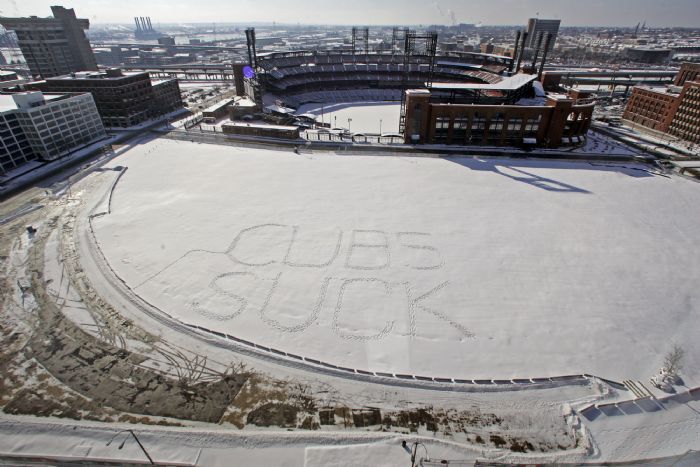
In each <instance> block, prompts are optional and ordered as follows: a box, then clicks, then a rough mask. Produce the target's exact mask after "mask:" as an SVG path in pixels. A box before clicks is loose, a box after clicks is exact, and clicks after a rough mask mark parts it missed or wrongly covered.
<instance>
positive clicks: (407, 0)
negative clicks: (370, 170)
mask: <svg viewBox="0 0 700 467" xmlns="http://www.w3.org/2000/svg"><path fill="white" fill-rule="evenodd" d="M61 3H62V5H63V6H65V7H66V8H74V9H75V10H76V13H77V14H78V16H80V17H83V18H88V19H90V21H91V22H92V23H93V24H110V23H132V22H133V17H134V16H151V17H152V18H153V20H154V23H155V24H158V23H181V24H187V23H207V22H218V23H243V22H251V23H252V22H257V23H260V22H263V23H265V22H267V23H272V22H277V23H303V24H329V25H330V24H332V25H348V24H368V25H382V24H447V25H449V24H456V23H482V24H486V25H500V24H503V25H511V24H522V23H524V21H526V20H527V18H529V17H533V16H535V15H537V14H538V13H539V16H540V17H541V18H553V19H561V20H562V26H564V27H565V26H628V27H634V26H635V25H636V24H637V23H638V22H643V21H646V23H647V25H649V26H653V27H670V26H676V27H692V26H695V25H696V24H697V15H688V12H689V11H700V0H661V1H659V0H614V1H605V0H590V1H588V2H585V3H582V2H578V1H572V0H562V1H558V2H551V1H547V0H526V1H517V0H470V1H468V2H463V1H458V0H443V1H433V2H422V1H419V0H404V1H398V0H387V1H385V2H382V3H381V4H380V5H377V4H376V2H372V1H370V0H357V1H356V2H353V3H352V4H350V5H348V4H338V5H334V6H333V8H325V9H324V8H318V3H317V2H310V1H302V2H297V3H294V4H290V3H289V2H285V1H281V0H268V1H267V2H266V3H265V7H264V8H260V4H259V3H257V2H255V1H253V0H242V1H239V2H237V4H236V5H231V4H230V3H227V2H223V1H221V0H211V1H210V2H209V5H210V6H211V7H210V8H206V9H202V8H193V4H192V3H191V2H185V1H176V2H167V3H166V2H164V1H163V0H155V1H153V2H149V3H148V5H146V6H144V5H143V4H141V3H139V2H136V1H134V0H125V1H122V2H119V3H114V2H107V1H102V0H101V1H97V2H95V1H87V0H73V1H71V2H65V3H64V2H56V1H42V0H26V1H24V2H22V3H18V2H16V1H15V0H10V1H9V2H6V3H5V4H4V6H3V8H0V15H2V16H30V15H36V16H39V17H44V16H46V15H47V14H48V13H47V12H48V11H49V10H50V6H51V5H54V4H61ZM631 11H632V12H633V13H632V14H630V12H631ZM368 12H371V13H372V14H371V20H370V21H367V18H368V15H367V13H368Z"/></svg>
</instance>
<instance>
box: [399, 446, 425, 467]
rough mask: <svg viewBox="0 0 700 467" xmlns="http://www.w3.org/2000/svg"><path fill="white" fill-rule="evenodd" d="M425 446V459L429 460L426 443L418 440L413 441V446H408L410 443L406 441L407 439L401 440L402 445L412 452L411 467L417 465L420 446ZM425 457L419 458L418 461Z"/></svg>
mask: <svg viewBox="0 0 700 467" xmlns="http://www.w3.org/2000/svg"><path fill="white" fill-rule="evenodd" d="M419 445H420V446H423V449H424V450H425V460H426V461H429V460H430V456H429V455H428V448H426V447H425V444H423V443H421V442H419V441H416V442H414V443H413V445H412V446H411V448H409V447H408V444H407V443H406V440H403V441H401V446H403V448H404V449H405V450H406V451H407V452H408V453H409V454H411V467H414V466H415V465H416V455H418V446H419ZM422 460H423V459H419V460H418V463H420V462H421V461H422Z"/></svg>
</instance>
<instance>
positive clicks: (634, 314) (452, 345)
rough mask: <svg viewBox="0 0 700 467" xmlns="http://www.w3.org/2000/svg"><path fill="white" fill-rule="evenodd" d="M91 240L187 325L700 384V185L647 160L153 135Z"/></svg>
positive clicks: (283, 342) (403, 358) (386, 356)
mask: <svg viewBox="0 0 700 467" xmlns="http://www.w3.org/2000/svg"><path fill="white" fill-rule="evenodd" d="M111 165H112V166H118V165H120V166H126V167H128V170H127V171H126V172H125V174H124V176H123V177H121V179H120V181H119V183H118V184H117V186H116V188H115V190H114V192H113V197H112V201H111V213H110V214H108V215H105V216H102V217H99V218H95V219H94V221H93V225H94V228H95V235H96V238H97V241H98V242H99V245H100V247H101V248H102V251H103V252H104V254H105V256H106V258H107V259H108V261H109V263H110V265H111V267H112V268H113V269H114V271H115V272H116V273H117V274H118V275H119V276H120V277H121V278H122V279H123V280H124V281H125V283H126V284H127V285H128V286H129V287H130V288H131V289H132V290H133V291H134V292H135V293H137V294H138V295H140V296H141V297H142V298H143V299H144V300H146V301H147V302H149V303H150V304H152V305H154V306H156V307H158V308H160V309H161V310H163V311H165V312H167V313H168V314H170V315H172V316H174V317H176V318H177V319H178V320H180V321H182V322H185V323H189V324H197V325H200V326H203V327H206V328H209V329H215V330H217V331H219V332H223V333H226V334H230V335H233V336H236V337H238V338H241V339H245V340H248V341H251V342H255V343H258V344H261V345H264V346H269V347H274V348H276V349H281V350H283V351H285V352H289V353H294V354H297V355H303V356H305V357H309V358H313V359H319V360H323V361H327V362H331V363H333V364H336V365H339V366H344V367H350V368H357V369H363V370H370V371H378V372H387V373H397V374H414V375H428V376H436V377H452V378H512V377H542V376H554V375H566V374H572V373H576V374H579V373H591V374H596V375H598V376H602V377H607V378H611V379H615V380H620V381H621V380H623V379H628V378H636V379H639V380H644V381H647V380H648V378H649V377H650V376H651V375H652V374H654V373H655V372H656V371H657V370H658V368H659V367H660V366H661V365H662V362H663V356H664V354H665V353H666V352H667V351H668V350H669V349H670V348H671V346H672V345H673V344H674V343H677V344H679V345H681V346H682V347H684V348H685V350H686V365H685V371H684V377H685V378H686V384H688V385H689V386H692V385H693V384H695V385H697V384H698V383H700V343H699V342H698V339H697V329H699V328H700V310H699V306H698V305H699V304H700V289H699V288H698V283H700V267H698V264H700V248H698V244H699V243H698V239H700V191H699V190H698V185H697V184H696V183H694V182H692V181H689V180H686V179H683V178H679V177H669V176H665V175H661V174H657V173H655V172H654V171H653V170H652V169H650V168H648V167H645V166H641V165H630V164H628V165H626V166H625V165H619V164H607V163H605V164H601V163H595V164H592V163H587V162H558V161H535V160H520V159H479V158H468V159H467V158H465V159H459V158H455V159H439V158H422V157H410V158H408V157H393V156H337V155H332V154H313V155H308V154H306V155H297V154H294V153H291V152H278V151H267V150H256V149H246V148H232V147H224V146H214V145H204V144H196V143H189V142H178V141H170V140H163V139H160V140H156V141H154V142H151V143H148V144H145V145H141V146H138V147H137V148H135V149H132V150H130V151H128V152H126V153H125V154H124V155H122V156H120V157H118V158H116V159H114V160H113V161H112V162H111Z"/></svg>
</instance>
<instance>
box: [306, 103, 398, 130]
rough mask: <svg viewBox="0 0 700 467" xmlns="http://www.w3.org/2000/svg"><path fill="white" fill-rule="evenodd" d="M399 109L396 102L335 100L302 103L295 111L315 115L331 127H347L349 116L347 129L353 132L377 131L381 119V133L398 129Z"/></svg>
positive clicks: (318, 119) (319, 120)
mask: <svg viewBox="0 0 700 467" xmlns="http://www.w3.org/2000/svg"><path fill="white" fill-rule="evenodd" d="M400 110H401V106H400V105H399V104H398V103H396V102H391V103H388V102H335V103H327V104H323V106H321V104H304V105H302V106H301V107H299V109H298V110H297V111H296V112H295V113H296V115H301V114H305V113H310V114H313V115H316V116H317V121H318V122H321V120H323V122H325V123H328V124H330V125H331V127H333V128H336V127H337V128H348V118H350V119H351V121H350V123H349V129H350V130H351V131H352V132H353V133H379V121H380V120H381V131H382V133H396V132H398V131H399V113H400ZM322 114H323V117H322Z"/></svg>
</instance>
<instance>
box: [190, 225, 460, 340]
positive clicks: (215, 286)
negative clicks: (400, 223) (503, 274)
mask: <svg viewBox="0 0 700 467" xmlns="http://www.w3.org/2000/svg"><path fill="white" fill-rule="evenodd" d="M430 240H431V235H430V234H428V233H424V232H394V233H388V232H384V231H381V230H358V229H355V230H351V231H342V230H326V231H323V232H321V233H320V234H319V232H311V231H310V230H305V229H303V228H301V227H299V226H296V225H284V224H260V225H255V226H252V227H248V228H244V229H242V230H240V231H239V233H238V235H236V237H235V238H234V239H233V241H232V242H231V244H230V246H229V247H228V248H227V249H226V250H225V252H224V254H226V255H227V256H228V258H229V259H230V260H232V261H233V262H234V263H236V264H237V265H239V266H241V267H242V268H244V269H245V270H243V271H229V272H222V273H220V274H218V275H216V276H215V277H214V278H213V279H212V280H211V282H209V286H208V289H209V291H210V293H213V294H214V295H216V296H218V297H219V300H218V301H219V303H221V300H223V303H226V304H227V305H226V306H224V307H223V308H222V307H219V308H218V309H208V308H207V307H206V306H204V305H202V304H201V303H200V302H198V301H193V302H190V304H189V307H190V309H191V310H192V311H194V312H195V313H198V314H200V315H202V316H204V317H206V318H209V319H211V320H215V321H222V322H223V321H230V320H233V319H235V318H237V317H238V316H240V315H242V314H244V313H245V314H246V315H247V316H257V317H258V318H259V319H260V320H261V321H262V322H264V323H265V324H267V325H268V326H270V327H272V328H274V329H276V330H278V331H280V332H283V333H298V332H302V331H304V330H306V329H308V328H309V327H310V326H312V325H314V324H319V318H320V316H321V313H322V312H323V310H328V313H329V315H330V318H329V319H330V322H329V324H330V328H331V330H332V332H333V333H334V334H336V335H337V336H338V337H340V338H342V339H345V340H349V341H372V340H375V341H376V340H381V339H384V338H386V337H387V336H389V335H390V334H398V335H404V336H407V337H411V338H412V337H415V336H416V335H417V334H418V326H417V320H416V316H417V315H418V314H421V313H422V314H425V315H430V316H431V317H433V318H435V319H437V320H440V321H443V322H445V323H447V324H448V325H449V326H451V327H452V328H453V329H455V330H456V331H458V335H459V336H460V339H464V338H470V337H474V336H473V334H472V333H471V332H470V331H469V330H468V329H466V328H465V327H464V326H463V325H461V324H460V323H458V322H456V321H454V320H453V319H451V318H450V317H449V316H447V315H445V314H444V313H442V312H441V311H439V310H437V309H434V308H435V305H431V304H430V303H429V299H431V298H433V297H436V296H439V295H441V294H445V293H447V288H448V286H449V284H450V282H449V281H448V280H442V281H433V283H430V281H429V278H428V277H426V278H425V279H426V280H422V281H421V283H420V285H417V286H416V285H412V284H411V283H409V282H408V281H402V280H397V279H396V278H394V276H393V275H392V274H391V273H390V272H389V269H390V268H395V267H398V268H409V269H413V270H417V271H436V270H438V269H441V268H442V267H443V266H444V264H445V263H444V260H443V257H442V255H441V254H440V252H439V250H438V249H437V248H436V247H434V246H433V245H431V244H430ZM299 268H300V269H308V268H311V269H315V270H323V269H325V268H328V269H329V271H328V274H326V275H325V276H324V277H322V278H321V280H320V282H319V283H318V287H317V288H313V287H312V288H311V289H309V290H308V294H307V297H308V298H307V299H306V300H307V301H306V302H305V303H299V304H297V305H296V308H295V309H294V312H293V313H290V312H289V311H288V310H287V311H283V310H284V309H285V307H286V305H287V303H286V299H285V297H286V296H287V293H288V292H289V291H292V290H294V289H295V287H296V288H298V283H297V282H295V279H296V278H297V277H298V276H299V274H309V273H310V272H311V271H309V273H304V272H302V271H301V270H300V269H299ZM331 268H332V269H331ZM295 271H296V272H295ZM343 271H345V272H343ZM368 274H369V276H368ZM379 274H381V275H386V277H383V278H382V277H374V276H375V275H379ZM392 279H393V280H392ZM314 290H317V292H314ZM329 295H331V296H329ZM368 297H369V299H368ZM438 298H439V297H438ZM359 304H363V305H359ZM358 307H359V308H358ZM367 307H369V308H367ZM363 311H366V312H369V313H371V314H374V315H375V316H376V317H377V319H372V320H368V321H367V322H361V320H360V321H358V319H357V316H358V313H360V314H361V313H362V312H363ZM397 319H398V320H399V321H398V322H400V323H402V327H400V328H397V326H396V325H397Z"/></svg>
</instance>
